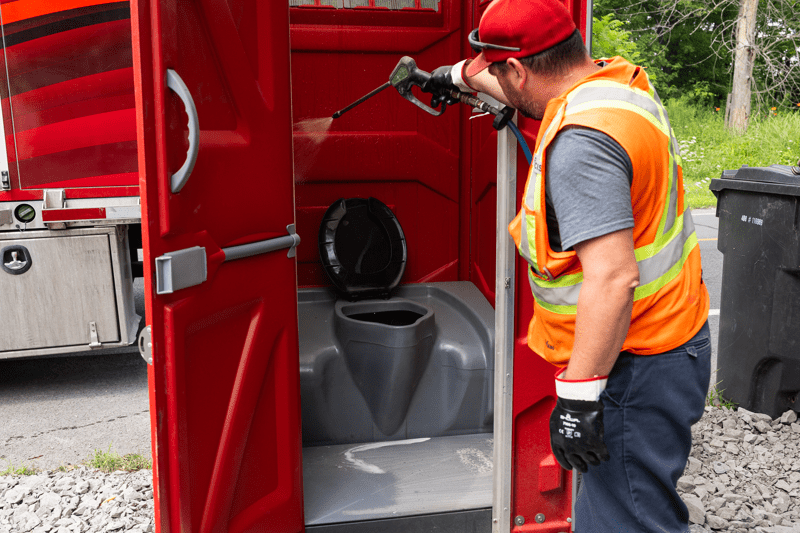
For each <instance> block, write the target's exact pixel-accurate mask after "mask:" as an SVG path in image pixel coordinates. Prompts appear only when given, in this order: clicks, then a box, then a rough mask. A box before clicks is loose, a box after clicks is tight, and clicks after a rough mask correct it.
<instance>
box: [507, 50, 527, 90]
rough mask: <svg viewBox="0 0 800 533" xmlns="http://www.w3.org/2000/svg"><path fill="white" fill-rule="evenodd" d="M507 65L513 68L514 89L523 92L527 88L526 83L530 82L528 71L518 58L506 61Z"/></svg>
mask: <svg viewBox="0 0 800 533" xmlns="http://www.w3.org/2000/svg"><path fill="white" fill-rule="evenodd" d="M506 64H507V65H508V66H509V67H511V70H512V72H511V81H512V83H513V84H514V87H516V88H517V90H520V91H521V90H522V88H523V87H525V82H526V81H528V69H526V68H525V67H524V66H523V65H522V63H520V62H519V59H517V58H516V57H509V58H508V59H506Z"/></svg>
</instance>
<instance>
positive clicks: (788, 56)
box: [594, 0, 800, 108]
mask: <svg viewBox="0 0 800 533" xmlns="http://www.w3.org/2000/svg"><path fill="white" fill-rule="evenodd" d="M739 4H740V0H707V1H699V0H595V1H594V14H595V16H596V17H597V19H596V20H597V21H598V22H599V24H598V25H597V29H599V30H600V32H604V33H608V32H609V29H610V30H614V31H620V30H623V31H625V32H628V34H629V37H630V41H631V42H630V43H624V42H621V43H619V45H618V46H619V48H618V49H619V50H620V55H624V54H625V53H629V51H630V49H631V48H630V45H631V44H633V45H635V50H636V51H638V53H639V57H640V60H641V61H640V62H641V63H642V64H643V65H645V66H647V67H649V72H650V73H651V77H653V76H652V73H653V72H657V75H656V78H657V80H658V81H654V83H655V85H656V87H657V88H658V90H659V92H660V93H661V95H662V96H664V97H670V98H675V97H681V96H682V97H685V98H687V99H690V100H692V101H695V102H697V103H699V104H703V105H716V106H717V107H719V106H724V104H725V100H726V97H727V94H728V93H729V92H730V88H731V78H732V71H733V55H734V51H735V48H736V44H737V43H736V40H735V38H736V24H737V20H738V17H739ZM758 13H759V15H758V22H757V31H756V34H757V36H756V42H755V43H753V45H754V47H755V52H756V62H755V69H754V74H753V92H754V94H755V95H756V97H757V99H758V100H759V101H760V102H761V103H762V104H763V105H762V107H766V108H769V107H770V106H772V105H775V104H776V103H778V104H780V103H783V104H784V105H789V104H796V103H797V102H800V56H799V55H798V49H800V16H798V13H800V0H759V10H758ZM617 23H620V24H617ZM595 34H597V32H596V31H595ZM601 40H602V39H601ZM606 41H607V42H612V43H613V42H614V41H613V39H611V40H608V39H606ZM603 51H604V53H607V50H605V49H604V50H603Z"/></svg>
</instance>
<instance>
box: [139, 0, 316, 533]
mask: <svg viewBox="0 0 800 533" xmlns="http://www.w3.org/2000/svg"><path fill="white" fill-rule="evenodd" d="M131 8H132V27H133V41H134V70H135V84H136V108H137V131H138V142H139V163H140V167H139V168H140V171H141V182H140V185H141V194H142V214H143V217H142V230H143V240H144V248H145V265H146V266H145V280H146V281H145V294H146V300H147V324H148V330H149V339H148V338H146V337H147V333H145V338H143V339H142V340H141V346H142V347H143V348H145V349H146V348H147V347H148V345H151V346H152V348H151V353H152V354H153V360H152V364H151V365H150V367H149V376H148V377H149V382H150V396H151V422H152V439H153V443H154V446H153V449H154V464H153V468H154V471H155V478H156V480H157V486H155V487H154V488H155V493H156V502H157V508H156V524H157V530H159V531H161V532H162V533H167V532H174V533H177V532H178V531H193V532H198V531H203V532H212V531H214V532H222V531H224V532H227V531H272V532H275V533H294V532H298V531H302V530H303V493H302V471H301V470H302V468H301V451H300V450H301V447H300V438H301V436H300V404H299V401H300V400H299V398H300V393H299V377H298V360H297V357H298V355H297V354H298V348H297V343H298V338H297V300H296V298H297V294H296V270H295V260H294V258H293V255H294V254H293V252H294V245H295V244H296V243H297V240H296V238H295V236H294V231H293V224H294V200H293V183H292V125H291V105H290V102H291V99H290V98H291V93H290V77H289V58H290V56H289V11H288V5H287V3H286V2H277V1H275V2H273V1H249V2H219V1H215V0H208V1H205V0H204V1H195V2H182V1H178V0H140V1H133V2H131ZM187 115H188V121H187ZM187 122H188V124H187ZM187 130H188V131H187ZM187 138H188V145H187ZM187 148H188V150H187ZM195 161H196V165H195V164H194V163H195Z"/></svg>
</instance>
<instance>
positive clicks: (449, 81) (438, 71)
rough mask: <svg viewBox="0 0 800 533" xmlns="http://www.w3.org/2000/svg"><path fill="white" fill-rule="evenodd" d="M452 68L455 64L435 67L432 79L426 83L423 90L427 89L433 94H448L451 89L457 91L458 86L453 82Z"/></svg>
mask: <svg viewBox="0 0 800 533" xmlns="http://www.w3.org/2000/svg"><path fill="white" fill-rule="evenodd" d="M452 70H453V65H444V66H442V67H438V68H435V69H434V70H433V72H431V79H430V80H428V83H426V84H425V87H423V90H427V92H430V93H433V94H447V93H449V92H450V91H457V90H458V87H456V86H455V85H454V84H453V75H452V74H451V71H452Z"/></svg>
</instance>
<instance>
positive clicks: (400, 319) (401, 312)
mask: <svg viewBox="0 0 800 533" xmlns="http://www.w3.org/2000/svg"><path fill="white" fill-rule="evenodd" d="M348 316H349V318H352V319H353V320H360V321H361V322H373V323H376V324H385V325H387V326H410V325H411V324H413V323H414V322H416V321H417V320H419V319H420V317H422V316H424V315H423V314H422V313H417V312H415V311H407V310H405V309H397V310H393V311H376V312H373V313H356V314H353V315H348Z"/></svg>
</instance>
